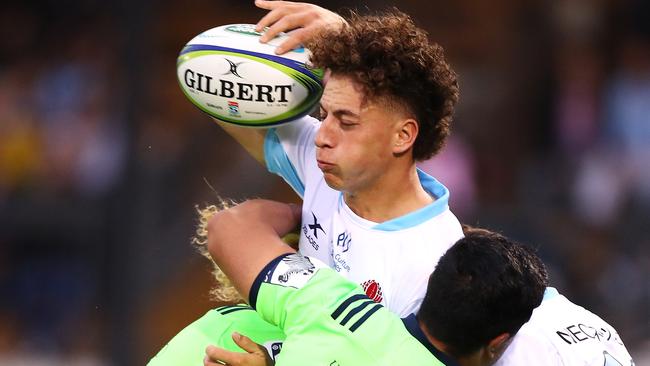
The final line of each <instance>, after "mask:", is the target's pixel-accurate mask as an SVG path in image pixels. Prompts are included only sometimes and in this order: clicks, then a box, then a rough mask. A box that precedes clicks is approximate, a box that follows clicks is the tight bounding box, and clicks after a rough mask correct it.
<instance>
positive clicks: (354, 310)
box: [341, 299, 375, 325]
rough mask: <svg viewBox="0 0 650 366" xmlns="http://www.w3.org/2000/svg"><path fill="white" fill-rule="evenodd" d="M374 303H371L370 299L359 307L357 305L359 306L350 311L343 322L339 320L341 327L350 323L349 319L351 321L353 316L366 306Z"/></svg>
mask: <svg viewBox="0 0 650 366" xmlns="http://www.w3.org/2000/svg"><path fill="white" fill-rule="evenodd" d="M374 303H375V302H374V301H372V300H370V299H368V301H365V302H363V303H361V305H359V306H357V307H356V308H354V309H352V310H351V311H350V312H349V313H348V315H346V316H345V318H343V320H341V325H345V324H347V323H348V322H349V321H350V319H352V317H353V316H355V315H356V314H357V313H359V312H360V311H361V310H363V309H365V308H366V306H368V305H370V304H374Z"/></svg>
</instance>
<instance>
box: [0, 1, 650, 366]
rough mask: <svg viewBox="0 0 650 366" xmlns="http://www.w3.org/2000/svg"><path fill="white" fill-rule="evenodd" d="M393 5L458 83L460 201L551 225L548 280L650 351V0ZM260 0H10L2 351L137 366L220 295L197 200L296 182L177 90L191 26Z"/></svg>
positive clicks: (544, 242) (0, 228)
mask: <svg viewBox="0 0 650 366" xmlns="http://www.w3.org/2000/svg"><path fill="white" fill-rule="evenodd" d="M316 3H317V4H319V5H322V6H325V7H327V8H330V9H334V10H340V9H342V8H343V7H350V8H359V9H360V10H361V11H362V12H364V11H367V10H364V9H379V8H385V7H386V6H389V5H397V6H398V7H399V8H400V9H401V10H403V11H405V12H407V13H409V14H411V15H412V16H413V17H414V18H415V19H416V21H417V23H418V24H420V25H421V26H422V27H423V28H425V29H427V30H428V31H429V32H430V34H431V38H432V39H433V40H435V41H437V42H439V43H440V44H442V45H443V46H444V47H445V49H446V50H447V54H448V57H449V59H450V60H451V61H452V64H453V65H454V67H455V69H456V70H457V71H458V73H459V74H460V80H461V102H460V105H459V107H458V112H457V118H456V122H455V126H454V132H453V137H452V138H451V139H450V141H449V143H448V146H447V148H446V150H445V151H444V153H443V154H442V155H441V156H439V157H438V158H435V159H434V160H432V161H429V162H426V163H424V164H422V168H423V169H425V170H427V171H428V172H430V173H432V174H433V175H434V176H436V177H438V178H439V179H440V180H442V181H443V182H444V183H446V184H447V186H448V187H450V189H451V191H452V198H451V206H452V209H453V210H454V211H455V212H456V214H457V215H458V216H459V217H460V218H461V220H462V221H465V222H468V223H474V224H480V225H484V226H488V227H491V228H494V229H499V230H503V231H504V232H505V233H507V234H509V235H511V236H514V237H515V238H518V239H520V240H522V241H524V242H526V243H531V244H533V245H535V246H537V247H538V248H539V250H540V252H541V254H542V256H543V257H544V259H545V260H546V262H547V263H548V265H549V266H550V267H551V269H552V281H553V283H554V284H555V285H556V286H557V287H558V288H560V290H561V291H562V292H564V293H565V294H567V295H568V296H569V297H570V298H571V299H573V300H574V301H575V302H577V303H579V304H582V305H584V306H586V307H588V308H590V309H591V310H593V311H595V312H596V313H598V314H600V315H602V316H603V317H604V318H605V319H606V320H608V321H609V322H610V323H611V324H613V325H614V326H615V327H616V328H617V329H618V330H619V332H620V333H621V335H622V338H623V339H624V340H625V342H626V343H627V345H628V348H629V349H630V351H631V352H632V354H633V355H634V356H635V357H636V361H637V364H638V365H649V364H650V355H649V353H650V351H649V349H650V343H649V340H650V281H649V278H650V276H649V272H650V254H649V253H650V249H649V248H650V2H648V1H645V0H551V1H541V0H529V1H514V0H496V1H489V2H477V1H469V0H459V1H447V2H442V1H436V2H428V1H415V0H410V1H409V0H405V1H401V2H399V3H398V2H388V1H380V0H366V1H363V2H362V1H342V0H339V1H319V2H316ZM262 15H263V12H262V11H259V10H257V9H255V8H254V6H253V4H252V1H230V2H225V1H221V0H214V1H207V0H185V1H163V0H160V1H153V0H136V1H125V0H119V1H98V0H60V1H52V0H48V1H45V0H44V1H34V0H32V1H23V2H17V1H14V2H8V1H6V2H2V3H1V5H0V364H2V365H142V364H144V363H145V362H146V361H147V360H148V359H149V358H150V357H151V356H152V355H153V354H155V353H156V352H157V351H158V350H159V349H160V348H161V347H162V346H163V345H164V343H165V341H166V340H168V339H169V338H170V337H171V336H173V335H174V334H175V333H176V332H177V331H179V330H180V329H181V328H182V327H183V326H185V325H186V324H188V323H189V322H190V321H192V320H193V319H195V318H197V317H198V316H199V315H201V314H203V313H204V312H205V311H206V310H208V309H209V308H210V307H211V306H214V304H212V303H210V301H209V299H208V296H207V291H208V288H209V286H210V284H211V278H210V274H209V265H208V263H206V262H205V261H204V260H203V259H202V258H200V257H199V256H198V255H196V254H195V253H194V252H193V249H192V248H191V246H190V238H191V237H192V235H193V231H194V225H195V223H196V222H195V217H194V205H195V204H203V203H208V202H212V201H214V199H215V197H216V194H217V193H219V194H221V195H223V196H226V197H232V198H235V199H242V198H246V197H267V198H274V199H279V200H292V201H296V200H297V198H296V197H295V195H294V194H293V193H292V192H291V191H290V190H289V189H288V187H287V186H286V185H285V184H283V182H282V181H280V180H279V179H278V178H275V177H274V176H271V175H270V174H268V173H266V172H265V170H264V169H263V168H262V167H260V166H257V165H256V163H255V162H254V161H252V159H251V158H249V157H248V156H247V155H246V154H245V152H244V151H243V150H242V149H241V148H239V147H238V145H236V144H235V143H234V142H233V141H231V139H229V138H228V137H227V136H226V135H225V134H224V132H222V131H221V130H220V129H219V128H218V126H216V125H214V124H213V123H211V122H210V120H209V119H208V117H206V116H205V115H203V114H201V113H200V112H198V111H197V110H196V109H195V108H194V107H193V106H192V105H191V104H190V103H189V102H188V101H187V100H186V99H185V97H184V96H183V95H182V93H181V92H180V89H179V88H178V86H177V83H176V80H175V73H174V71H175V61H176V55H177V54H178V52H179V50H180V49H181V47H182V46H183V45H184V44H185V42H187V41H188V40H189V39H190V38H192V37H193V36H194V35H195V34H197V33H199V32H201V31H203V30H205V29H208V28H211V27H213V26H216V25H221V24H226V23H236V22H256V21H257V19H259V17H261V16H262Z"/></svg>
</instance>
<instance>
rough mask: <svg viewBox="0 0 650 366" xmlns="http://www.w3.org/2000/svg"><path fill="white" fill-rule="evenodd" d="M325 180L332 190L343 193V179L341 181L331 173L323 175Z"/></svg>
mask: <svg viewBox="0 0 650 366" xmlns="http://www.w3.org/2000/svg"><path fill="white" fill-rule="evenodd" d="M323 178H324V179H325V183H327V185H328V186H329V187H330V188H332V189H334V190H336V191H343V182H342V181H341V179H339V177H337V176H334V175H332V174H330V173H323Z"/></svg>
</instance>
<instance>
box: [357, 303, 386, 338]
mask: <svg viewBox="0 0 650 366" xmlns="http://www.w3.org/2000/svg"><path fill="white" fill-rule="evenodd" d="M381 308H382V306H381V304H377V305H375V306H374V307H373V308H372V309H370V310H368V312H366V313H365V314H363V316H362V317H361V319H359V320H357V322H356V323H354V324H352V326H351V327H350V332H354V331H355V330H357V328H359V327H360V326H361V324H363V323H364V322H365V321H366V320H368V318H370V316H371V315H372V314H374V313H375V312H376V311H377V310H379V309H381Z"/></svg>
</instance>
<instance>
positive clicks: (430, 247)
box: [264, 117, 463, 317]
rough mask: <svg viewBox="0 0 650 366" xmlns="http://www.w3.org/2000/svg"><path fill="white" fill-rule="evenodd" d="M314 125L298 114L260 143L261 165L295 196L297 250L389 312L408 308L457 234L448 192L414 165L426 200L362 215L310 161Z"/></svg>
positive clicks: (416, 306)
mask: <svg viewBox="0 0 650 366" xmlns="http://www.w3.org/2000/svg"><path fill="white" fill-rule="evenodd" d="M319 126H320V122H319V121H318V120H316V119H314V118H311V117H305V118H302V119H301V120H299V121H295V122H292V123H290V124H288V125H285V126H282V127H278V128H275V129H271V130H269V131H268V133H267V135H266V139H265V144H264V154H265V159H266V164H267V167H268V169H269V171H271V172H273V173H276V174H278V175H280V176H281V177H283V178H284V179H285V180H286V181H287V182H288V183H289V184H290V185H291V187H292V188H293V189H294V190H295V191H296V192H297V193H298V194H299V195H300V196H301V197H302V198H303V206H302V227H301V233H300V244H299V247H300V252H302V253H303V254H304V255H307V256H310V257H315V258H318V259H320V260H321V261H323V262H325V263H327V264H328V265H330V266H331V267H332V268H334V269H336V270H337V271H338V272H340V273H341V274H342V275H343V276H345V277H346V278H348V279H350V280H352V281H354V282H357V283H359V284H360V285H361V286H362V287H363V288H364V289H365V291H366V293H367V295H368V296H369V297H370V298H371V299H373V300H375V301H377V302H379V303H381V304H383V305H384V306H386V307H387V308H388V309H389V310H391V311H392V312H393V313H396V314H398V315H400V316H402V317H405V316H407V315H409V314H411V313H413V312H416V311H417V310H418V309H419V308H420V304H421V303H422V299H423V298H424V294H425V292H426V288H427V283H428V279H429V275H430V274H431V272H433V270H434V268H435V266H436V264H437V263H438V260H439V259H440V257H441V256H442V255H443V254H444V253H445V251H447V249H448V248H449V247H451V246H452V245H453V244H454V243H455V242H456V241H457V240H458V239H460V238H462V236H463V232H462V228H461V225H460V223H459V222H458V219H457V218H456V216H454V214H453V213H452V212H451V211H450V210H449V206H448V200H449V191H448V190H447V188H445V186H443V185H442V184H440V183H439V182H438V181H436V180H435V179H433V178H432V177H430V176H428V175H427V174H425V173H424V172H421V171H418V175H419V178H420V182H421V184H422V186H423V187H424V189H425V190H426V191H427V192H428V193H429V194H430V195H432V196H434V197H435V198H436V200H435V201H434V202H433V203H431V204H429V205H427V206H425V207H423V208H421V209H419V210H416V211H414V212H411V213H409V214H406V215H404V216H401V217H398V218H395V219H392V220H389V221H386V222H383V223H375V222H371V221H368V220H365V219H363V218H362V217H359V216H358V215H356V214H355V213H354V212H353V211H352V210H351V209H350V208H349V207H348V206H347V205H346V203H345V200H344V199H343V194H342V193H341V192H339V191H336V190H334V189H332V188H330V187H329V186H328V185H327V183H326V182H325V179H324V178H323V173H322V172H321V170H320V169H319V168H318V165H317V163H316V155H315V154H316V146H315V144H314V138H315V136H316V132H317V131H318V128H319ZM386 194H390V192H387V193H386Z"/></svg>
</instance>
